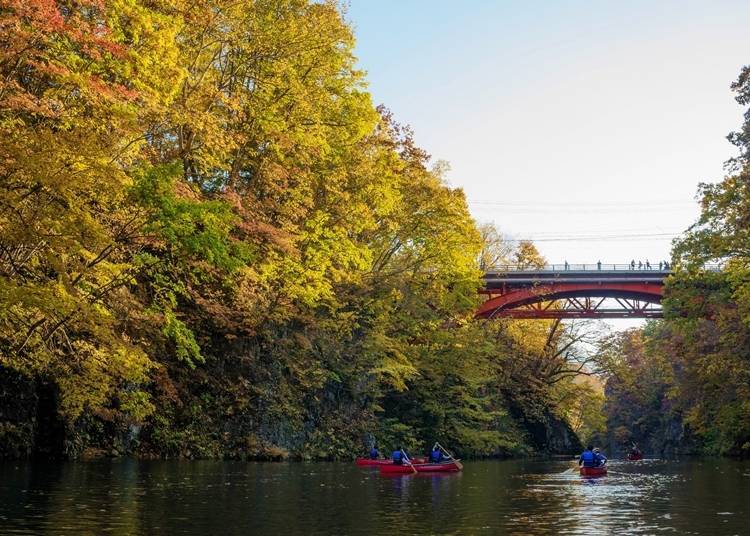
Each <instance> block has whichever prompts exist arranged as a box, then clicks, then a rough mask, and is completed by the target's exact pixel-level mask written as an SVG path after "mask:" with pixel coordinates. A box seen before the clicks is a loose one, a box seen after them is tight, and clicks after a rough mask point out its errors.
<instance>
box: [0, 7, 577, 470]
mask: <svg viewBox="0 0 750 536" xmlns="http://www.w3.org/2000/svg"><path fill="white" fill-rule="evenodd" d="M6 4H7V7H4V8H3V9H2V10H0V30H2V33H3V37H2V39H0V53H2V56H0V75H1V76H0V103H2V107H0V179H1V180H0V359H2V361H3V366H4V367H9V368H10V369H12V370H13V371H16V372H18V373H20V374H22V375H24V376H25V377H27V378H30V379H33V380H39V381H40V382H44V383H49V384H51V385H53V386H54V388H55V389H56V391H55V392H56V393H59V399H58V398H56V399H55V400H56V403H57V410H58V412H59V414H60V415H59V417H60V418H61V419H62V421H63V424H64V425H65V426H64V428H65V430H68V433H69V434H71V435H72V434H75V433H78V436H77V437H76V438H67V439H69V440H70V441H69V444H75V449H74V450H76V451H83V450H85V449H86V446H87V444H88V442H96V443H97V445H96V447H95V448H96V449H101V450H103V451H110V452H111V451H117V452H119V451H120V450H122V449H121V447H122V448H124V449H127V448H128V447H126V446H125V444H126V443H127V442H125V441H123V440H121V439H117V437H125V436H127V435H128V434H130V430H131V428H132V427H138V429H139V430H140V429H142V430H143V431H142V438H141V439H142V440H141V441H140V442H139V443H138V448H139V449H140V451H141V452H143V453H146V454H149V455H153V454H159V455H166V456H188V457H215V456H222V455H224V456H231V457H238V458H243V457H248V456H256V457H265V458H279V457H286V456H287V455H296V456H301V457H306V458H310V457H325V458H333V457H344V456H349V455H351V454H352V453H353V452H354V451H356V450H358V449H360V448H361V447H362V445H363V444H365V443H366V442H367V441H368V440H369V439H371V438H372V436H373V434H375V436H376V437H377V439H379V441H380V442H381V443H382V444H383V445H384V447H385V446H386V444H387V445H388V446H395V445H394V443H396V442H402V443H403V444H404V446H407V447H409V448H412V449H419V448H422V447H424V446H425V445H426V444H427V443H426V442H427V441H432V440H433V439H440V440H441V441H443V442H445V443H446V444H448V445H452V446H455V447H456V450H457V451H458V452H461V453H464V454H468V455H474V454H476V455H482V454H497V455H508V454H514V453H522V452H528V451H529V444H528V442H527V434H526V430H525V428H524V427H525V423H527V422H531V421H532V420H533V419H537V420H536V421H534V422H536V423H539V422H543V421H544V419H546V417H547V416H549V415H552V414H557V415H558V417H559V416H561V415H562V416H564V415H566V414H567V410H565V409H563V406H564V404H563V403H562V402H561V400H562V397H561V396H560V393H561V392H562V391H561V388H560V386H561V385H562V383H559V381H560V380H559V378H560V377H565V376H566V375H568V374H570V373H571V370H570V369H568V368H566V364H565V359H564V357H561V356H559V355H557V354H555V353H554V352H553V351H551V348H552V347H554V345H555V343H556V341H558V340H559V337H560V335H559V334H557V332H554V333H553V334H552V335H549V336H548V330H549V329H550V324H549V323H542V324H538V325H535V326H532V325H531V324H530V323H515V324H513V323H502V322H489V323H479V322H474V321H473V311H474V310H475V308H476V306H477V304H478V299H479V298H478V293H477V290H478V288H479V285H480V275H481V271H480V269H481V268H482V266H483V265H485V264H487V263H489V262H496V261H498V260H500V259H503V260H504V259H507V258H514V259H515V260H516V261H517V262H519V263H523V264H528V265H534V266H537V265H541V264H544V259H543V258H542V257H541V256H540V255H539V253H538V251H536V249H535V248H534V246H533V245H532V244H529V243H523V244H521V245H520V247H518V248H512V247H509V246H508V245H507V244H504V243H503V242H502V240H501V239H500V235H499V233H497V231H494V230H493V229H491V228H487V227H485V228H483V229H482V231H481V232H480V230H479V229H478V228H477V226H476V224H475V222H474V221H473V220H472V218H471V216H470V214H469V211H468V208H467V205H466V200H465V196H464V193H463V192H462V191H461V190H460V189H454V188H451V187H449V186H448V185H447V184H446V181H445V177H444V173H446V171H447V167H446V166H445V165H444V164H442V163H437V164H435V165H431V163H430V158H429V156H428V155H427V154H426V153H425V152H424V151H423V150H421V149H420V148H418V147H417V146H416V145H415V143H414V140H413V137H412V134H411V131H410V130H409V129H408V128H406V127H403V126H401V125H399V124H398V123H396V122H395V121H394V119H393V117H392V116H391V114H390V113H389V112H387V111H386V110H385V109H383V108H375V107H374V106H373V105H372V102H371V99H370V95H369V94H368V93H367V92H366V91H365V80H364V75H363V73H362V72H361V71H359V70H357V68H356V66H355V57H354V55H353V47H354V38H353V35H352V32H351V28H350V27H349V26H348V25H347V24H346V23H345V21H344V19H343V17H342V13H341V12H340V6H339V3H338V2H336V1H334V0H326V1H322V2H317V1H315V2H314V1H308V0H277V1H273V2H270V1H261V0H239V1H236V0H232V1H229V0H201V1H198V2H188V1H185V0H175V1H170V2H153V1H146V0H115V1H111V2H101V1H99V0H83V1H80V2H74V3H70V2H62V1H57V2H55V1H52V2H48V1H41V0H32V1H31V2H22V1H20V0H13V1H10V2H6ZM555 329H556V328H555ZM555 384H558V386H557V387H555V386H554V385H555ZM567 392H568V394H569V395H570V396H569V397H568V398H570V397H573V398H575V397H576V396H578V391H576V390H573V389H569V390H568V391H567ZM566 404H567V402H566ZM558 406H559V407H558ZM565 407H567V406H565ZM104 423H106V425H105V424H104ZM76 430H78V432H75V431H76ZM86 430H88V431H91V433H90V435H87V434H88V433H89V432H87V431H86ZM105 431H109V432H105ZM108 434H109V435H108ZM8 435H9V436H10V435H12V434H11V432H8ZM106 440H110V441H111V443H112V444H111V445H103V443H104V442H106ZM128 444H130V443H128ZM106 447H112V448H111V449H108V448H106Z"/></svg>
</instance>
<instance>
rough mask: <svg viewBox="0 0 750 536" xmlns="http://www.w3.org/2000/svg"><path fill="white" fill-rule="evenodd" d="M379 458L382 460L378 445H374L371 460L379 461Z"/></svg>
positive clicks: (371, 450)
mask: <svg viewBox="0 0 750 536" xmlns="http://www.w3.org/2000/svg"><path fill="white" fill-rule="evenodd" d="M378 458H380V451H379V450H378V446H377V445H373V446H372V448H371V449H370V459H371V460H377V459H378Z"/></svg>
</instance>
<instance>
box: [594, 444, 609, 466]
mask: <svg viewBox="0 0 750 536" xmlns="http://www.w3.org/2000/svg"><path fill="white" fill-rule="evenodd" d="M605 463H607V457H606V456H605V455H604V454H602V453H601V451H600V450H599V449H598V448H595V449H594V466H595V467H601V466H602V465H604V464H605Z"/></svg>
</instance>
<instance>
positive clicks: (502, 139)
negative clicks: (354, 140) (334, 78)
mask: <svg viewBox="0 0 750 536" xmlns="http://www.w3.org/2000/svg"><path fill="white" fill-rule="evenodd" d="M346 17H347V19H348V20H349V22H350V23H351V24H352V25H353V27H354V31H355V35H356V37H357V47H356V54H357V57H358V58H359V66H360V68H362V69H363V70H365V71H367V79H368V81H369V89H370V91H371V93H372V95H373V100H374V102H375V103H376V104H384V105H386V106H387V107H388V108H390V109H391V110H392V111H393V112H394V114H395V117H396V119H397V120H398V121H399V122H401V123H405V124H409V125H411V126H412V128H413V129H414V131H415V137H416V140H417V142H418V144H419V145H420V146H421V147H423V148H424V149H425V150H427V151H428V152H429V153H430V154H431V155H432V156H433V159H434V160H445V161H447V162H448V163H449V164H450V167H451V171H450V173H449V174H448V182H449V184H450V185H451V186H453V187H460V188H463V190H464V191H465V193H466V197H467V199H468V201H469V208H470V210H471V212H472V214H473V216H474V217H475V219H476V220H477V221H478V222H480V223H483V222H494V223H495V224H496V226H497V227H498V228H499V229H500V230H501V232H503V233H504V234H505V235H507V236H508V237H509V238H510V239H514V240H520V239H533V240H534V242H535V243H536V245H537V247H538V248H539V250H540V251H541V252H542V254H544V255H545V257H546V258H547V259H548V261H549V262H551V263H562V262H564V261H568V262H570V263H595V262H597V261H599V260H601V261H602V262H603V263H629V262H630V261H631V260H636V262H637V261H638V260H643V261H645V260H647V259H648V260H650V262H651V263H652V264H655V263H658V262H659V261H661V260H666V259H668V258H669V252H670V243H671V240H672V239H673V237H674V236H676V235H677V234H678V233H680V232H682V231H684V230H685V229H686V228H687V227H689V226H690V225H691V224H692V223H693V222H694V221H695V219H696V218H697V215H698V205H697V203H696V201H695V194H696V191H697V186H698V183H699V182H715V181H718V180H721V178H722V177H723V175H724V167H723V164H724V162H725V161H726V160H727V159H728V158H730V157H732V156H734V155H735V154H736V149H735V148H734V147H733V146H732V145H731V144H730V143H729V142H728V141H727V140H726V135H727V134H728V133H729V132H731V131H732V130H734V129H736V128H738V127H739V125H740V124H741V122H742V112H743V110H742V108H741V107H740V106H739V105H738V104H737V103H736V102H735V101H734V98H733V95H732V93H731V91H730V88H729V86H730V84H731V83H732V81H734V80H735V79H736V78H737V75H738V73H739V71H740V68H741V67H742V66H743V65H744V64H748V63H750V32H748V31H747V23H748V21H750V2H748V1H747V0H744V1H731V0H716V1H709V0H705V1H702V2H693V1H689V0H687V1H684V0H683V1H679V2H678V1H669V0H667V1H654V0H651V1H642V0H634V1H628V2H622V1H598V2H594V1H589V2H583V1H577V0H570V1H554V2H553V1H538V0H537V1H520V0H519V1H514V2H511V1H489V0H485V1H480V0H474V1H463V2H457V1H447V0H400V1H399V0H350V4H349V6H348V10H347V14H346Z"/></svg>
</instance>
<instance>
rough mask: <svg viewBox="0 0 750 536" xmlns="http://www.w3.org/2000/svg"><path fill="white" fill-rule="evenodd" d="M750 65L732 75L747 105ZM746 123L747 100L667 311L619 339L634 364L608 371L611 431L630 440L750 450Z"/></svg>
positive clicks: (681, 257)
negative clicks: (712, 266) (733, 154)
mask: <svg viewBox="0 0 750 536" xmlns="http://www.w3.org/2000/svg"><path fill="white" fill-rule="evenodd" d="M748 73H750V69H749V68H748V67H745V68H744V69H743V70H742V72H741V74H740V77H739V78H738V80H737V81H736V82H735V83H734V84H733V85H732V88H733V90H734V91H735V92H736V93H737V101H738V102H739V103H740V104H741V105H743V106H747V105H748V104H750V101H749V100H748V92H749V91H750V79H749V77H748ZM749 129H750V110H748V111H746V113H745V123H744V125H743V126H742V128H741V130H740V131H739V132H736V133H733V134H731V135H730V140H731V141H732V142H733V143H735V144H736V145H737V146H738V148H739V149H740V156H739V157H738V158H736V159H733V160H732V161H730V163H729V164H730V166H729V169H730V171H731V174H730V175H728V176H727V177H725V178H724V180H722V181H720V182H718V183H715V184H702V185H700V190H699V195H700V201H701V209H702V210H701V215H700V218H699V219H698V222H697V223H696V224H695V225H693V226H692V227H691V228H690V229H689V230H688V232H687V233H686V234H685V235H684V236H683V237H681V238H680V239H679V240H678V241H677V242H676V244H675V246H674V251H673V257H674V264H675V266H676V268H677V270H676V274H675V275H674V277H672V278H671V279H670V281H669V282H668V285H667V288H666V298H665V302H664V307H665V315H666V318H665V320H664V321H663V322H661V323H657V324H653V325H652V326H650V327H649V328H648V329H647V330H645V331H644V333H643V334H642V335H637V334H632V335H631V336H630V337H631V340H630V341H624V342H623V343H622V344H620V345H619V351H620V353H621V354H622V355H623V356H624V359H625V360H626V362H627V363H628V365H629V367H627V368H630V369H631V370H627V368H624V369H622V370H621V373H620V374H618V376H617V377H616V378H613V379H611V380H610V383H609V384H608V388H610V391H611V392H610V393H608V397H609V398H608V406H609V410H608V413H609V417H610V419H609V420H610V431H611V432H613V433H615V435H616V436H621V439H623V440H624V439H630V438H631V437H634V438H643V437H645V436H651V437H653V439H654V440H653V441H652V445H653V446H654V448H656V449H664V448H667V449H669V448H676V449H677V450H692V451H702V452H706V453H712V454H728V455H737V456H747V455H749V454H750V425H748V423H749V422H750V420H748V417H750V414H749V413H748V410H749V405H750V283H748V282H749V281H750V278H749V277H748V275H750V271H749V270H750V190H749V189H748V184H750V181H749V180H748V179H750V160H748V155H749V154H750V151H749V149H750V146H749V145H748V136H747V133H748V132H749V131H750V130H749ZM707 263H719V264H720V270H719V271H711V270H707V269H706V264H707ZM634 341H639V342H638V345H634V344H633V342H634ZM636 346H637V348H636Z"/></svg>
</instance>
